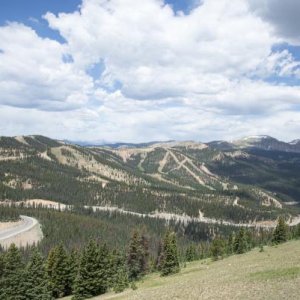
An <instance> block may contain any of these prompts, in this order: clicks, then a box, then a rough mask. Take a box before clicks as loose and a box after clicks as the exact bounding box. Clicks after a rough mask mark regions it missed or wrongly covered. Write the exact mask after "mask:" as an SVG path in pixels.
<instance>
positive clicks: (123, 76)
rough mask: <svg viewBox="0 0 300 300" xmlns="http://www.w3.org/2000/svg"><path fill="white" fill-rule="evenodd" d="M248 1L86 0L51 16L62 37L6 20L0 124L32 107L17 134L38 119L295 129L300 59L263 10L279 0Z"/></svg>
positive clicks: (148, 127)
mask: <svg viewBox="0 0 300 300" xmlns="http://www.w3.org/2000/svg"><path fill="white" fill-rule="evenodd" d="M200 2H201V3H200ZM250 2H251V1H249V0H203V1H195V2H194V3H198V5H196V6H194V7H193V9H192V10H191V11H190V12H189V13H188V14H183V13H178V12H177V13H176V12H174V10H173V9H172V7H171V6H170V5H167V4H165V3H164V2H163V1H162V0H143V1H135V0H110V1H109V0H83V2H82V5H81V7H80V9H79V10H78V11H75V12H73V13H61V14H58V15H54V14H52V13H51V12H49V13H47V14H46V15H45V16H44V18H45V19H46V20H47V21H48V23H49V26H50V27H51V28H52V29H54V30H57V31H58V32H59V34H60V35H61V36H62V37H63V38H64V40H65V43H64V44H62V43H60V42H58V41H54V40H51V39H47V38H42V37H40V36H38V35H37V34H36V32H35V31H34V30H33V29H31V28H29V27H26V26H24V25H21V24H16V23H12V24H8V25H7V26H4V27H0V50H1V51H0V91H1V95H2V97H1V98H0V105H2V106H1V110H0V128H1V126H3V124H5V121H3V120H4V119H5V118H4V119H2V120H1V117H2V115H3V114H4V112H10V114H11V116H13V117H15V116H16V115H17V114H18V113H21V112H24V109H25V108H26V109H27V111H30V114H27V116H26V117H22V118H21V119H20V121H18V122H17V123H16V124H15V125H14V124H13V123H11V125H10V126H11V127H10V128H11V129H10V130H8V131H9V132H14V130H13V128H15V130H16V132H18V133H20V132H19V131H20V130H19V129H21V128H22V126H23V125H22V124H24V126H25V124H28V123H30V119H31V120H34V119H36V120H37V122H38V123H39V124H41V126H40V127H36V125H31V126H28V127H27V128H29V129H28V130H29V131H30V132H28V133H37V132H36V130H37V129H38V128H43V132H42V133H44V134H48V133H52V134H49V135H50V136H55V137H59V138H64V137H67V138H69V139H74V140H76V139H77V140H78V139H80V140H105V141H120V140H122V141H146V140H152V139H155V140H163V139H203V140H209V139H216V138H231V137H232V138H233V137H236V136H241V135H245V134H248V133H250V134H258V133H262V134H273V133H275V135H281V137H282V136H284V134H285V135H286V136H285V139H293V138H296V137H297V135H298V133H297V132H299V130H300V124H299V122H298V123H297V122H296V121H295V120H297V117H299V113H298V108H299V103H300V87H299V85H295V84H293V85H290V84H289V80H290V79H294V80H298V79H299V78H300V72H299V69H300V63H299V62H298V61H297V60H296V59H295V58H294V57H293V55H292V54H291V53H290V52H289V50H288V49H284V50H281V51H277V52H276V51H273V50H272V49H273V48H274V45H277V44H278V43H282V42H283V41H288V40H290V38H291V34H290V35H288V34H287V32H285V33H284V34H283V33H280V32H279V29H278V28H279V27H278V28H277V27H276V26H277V25H276V26H275V23H276V24H279V23H280V22H277V21H276V22H275V21H274V22H273V21H271V19H270V17H268V16H267V14H266V13H265V12H266V11H267V9H269V6H270V5H269V4H270V3H271V2H272V1H271V0H269V1H268V0H263V1H261V4H260V5H259V2H258V1H253V2H251V3H250ZM273 2H274V3H275V2H276V1H275V0H274V1H273ZM273 2H272V3H273ZM287 2H289V1H287ZM262 3H264V4H262ZM270 7H271V6H270ZM272 7H274V6H272ZM295 8H297V6H295ZM272 20H273V19H272ZM278 26H279V25H278ZM293 26H295V25H291V27H293ZM294 38H295V35H294V37H293V39H294ZM28 45H30V47H29V46H28ZM95 66H101V68H100V69H101V70H100V71H99V72H93V71H91V70H93V69H94V68H95ZM270 78H276V79H278V80H276V81H272V83H271V80H270ZM274 82H276V83H274ZM12 107H15V108H12ZM29 108H30V109H29ZM39 113H40V114H39ZM29 116H30V117H29ZM47 116H48V117H47ZM278 118H280V119H279V120H278ZM48 119H50V120H51V119H55V120H56V123H54V124H53V125H50V123H51V122H50V121H48ZM275 120H277V121H275ZM289 120H290V121H291V120H293V122H292V121H291V122H290V123H289ZM6 121H7V120H6ZM7 124H10V122H8V123H7ZM279 125H280V126H285V128H286V129H284V128H281V129H280V128H279ZM48 126H50V128H51V129H49V128H48ZM45 128H47V129H45ZM275 128H276V130H275ZM297 130H298V131H297ZM257 131H259V132H257ZM260 131H261V132H260ZM287 132H288V133H287ZM62 135H65V136H62Z"/></svg>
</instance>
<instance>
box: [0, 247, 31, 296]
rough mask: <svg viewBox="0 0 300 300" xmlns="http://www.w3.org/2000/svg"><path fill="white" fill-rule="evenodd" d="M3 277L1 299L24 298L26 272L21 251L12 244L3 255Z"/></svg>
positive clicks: (0, 288)
mask: <svg viewBox="0 0 300 300" xmlns="http://www.w3.org/2000/svg"><path fill="white" fill-rule="evenodd" d="M2 264H3V269H2V277H1V279H0V299H6V300H23V299H26V298H25V296H24V294H25V284H24V279H25V272H24V264H23V262H22V258H21V253H20V251H19V249H18V248H17V247H16V245H15V244H11V245H10V247H9V248H8V251H7V252H6V253H5V255H4V256H3V262H2Z"/></svg>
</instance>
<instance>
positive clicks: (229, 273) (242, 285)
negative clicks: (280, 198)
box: [93, 241, 300, 300]
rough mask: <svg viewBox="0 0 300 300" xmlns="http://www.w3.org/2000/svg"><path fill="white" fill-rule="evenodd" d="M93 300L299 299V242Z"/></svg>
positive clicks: (193, 266)
mask: <svg viewBox="0 0 300 300" xmlns="http://www.w3.org/2000/svg"><path fill="white" fill-rule="evenodd" d="M93 299H95V300H96V299H97V300H104V299H118V300H119V299H130V300H132V299H139V300H142V299H147V300H152V299H153V300H154V299H155V300H158V299H289V300H294V299H300V241H291V242H288V243H285V244H283V245H280V246H278V247H265V248H264V252H259V250H258V249H254V250H252V251H251V252H249V253H246V254H243V255H234V256H231V257H228V258H225V259H223V260H220V261H216V262H212V261H211V260H203V261H197V262H194V263H190V264H188V265H187V267H186V268H183V269H182V271H181V272H180V273H179V274H176V275H173V276H170V277H166V278H162V277H160V276H159V275H158V274H152V275H150V276H147V277H146V278H145V280H144V281H143V282H140V283H138V289H137V290H135V291H133V290H131V289H128V290H126V291H124V292H123V293H121V294H114V293H109V294H105V295H103V296H99V297H96V298H93Z"/></svg>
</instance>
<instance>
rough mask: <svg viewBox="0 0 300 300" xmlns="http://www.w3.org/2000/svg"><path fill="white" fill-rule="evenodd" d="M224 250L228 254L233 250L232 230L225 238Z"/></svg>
mask: <svg viewBox="0 0 300 300" xmlns="http://www.w3.org/2000/svg"><path fill="white" fill-rule="evenodd" d="M226 252H227V254H228V255H230V254H232V253H233V252H234V235H233V233H232V232H231V233H230V234H229V237H228V240H227V247H226Z"/></svg>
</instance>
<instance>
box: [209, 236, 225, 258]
mask: <svg viewBox="0 0 300 300" xmlns="http://www.w3.org/2000/svg"><path fill="white" fill-rule="evenodd" d="M210 251H211V254H212V257H213V259H214V260H218V259H219V257H222V258H223V255H224V252H225V242H224V240H223V239H221V238H218V237H217V238H215V239H214V240H213V241H212V244H211V249H210Z"/></svg>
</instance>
